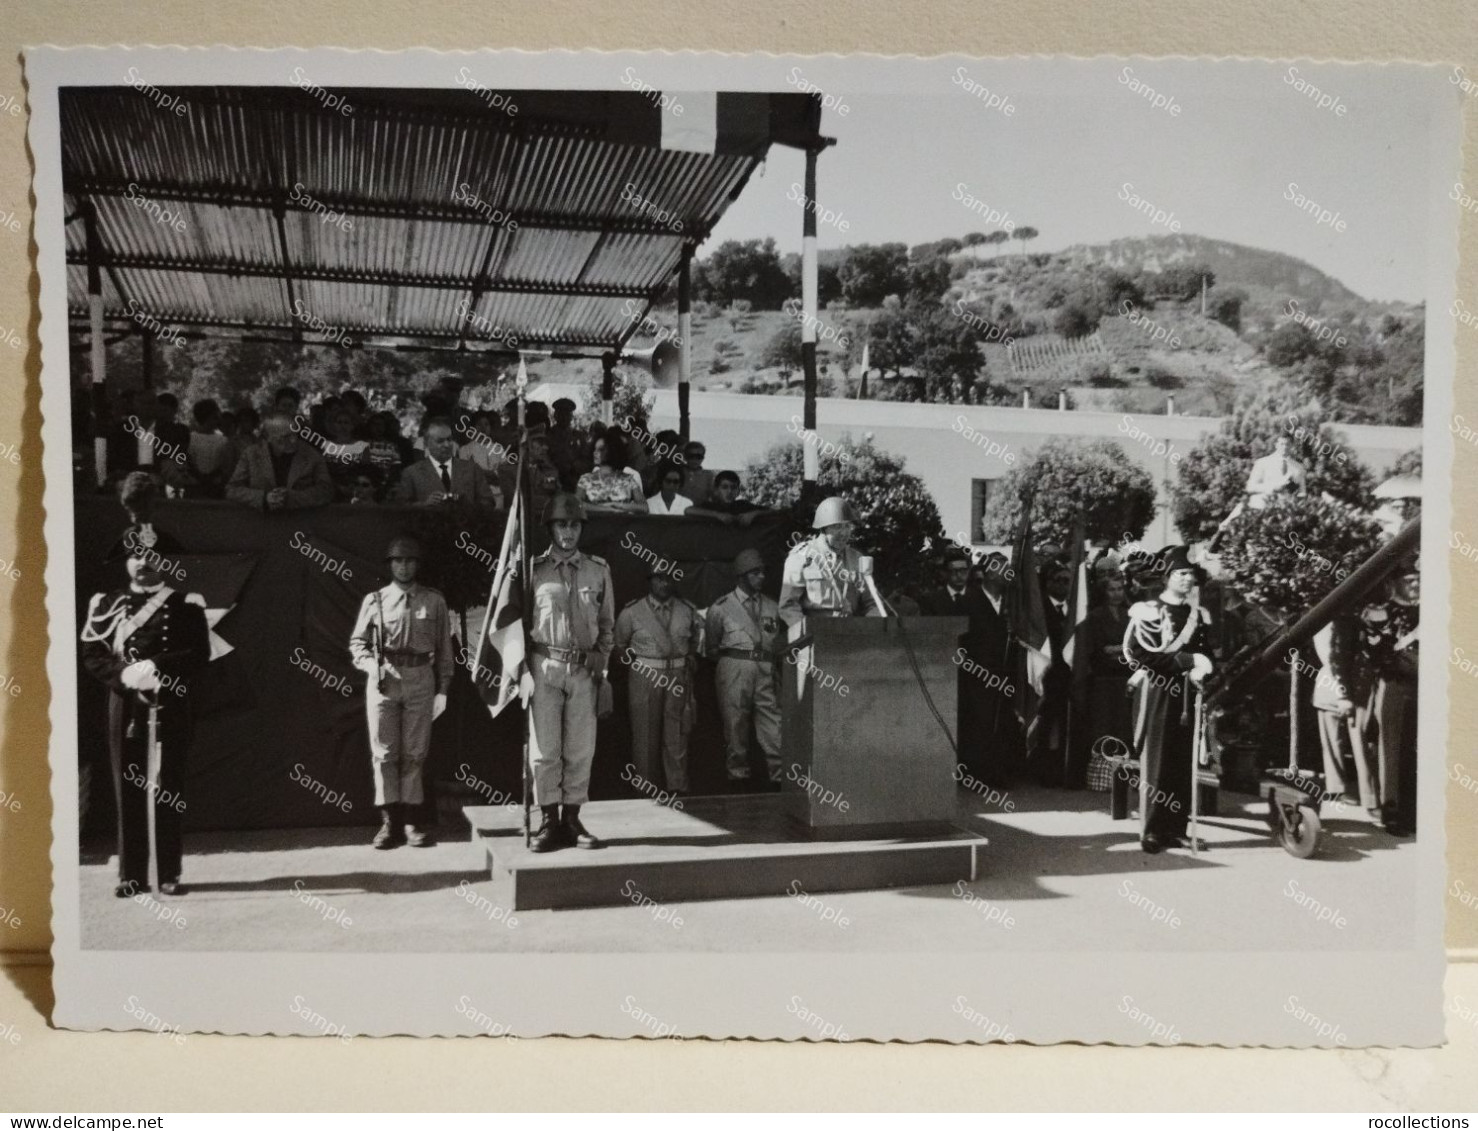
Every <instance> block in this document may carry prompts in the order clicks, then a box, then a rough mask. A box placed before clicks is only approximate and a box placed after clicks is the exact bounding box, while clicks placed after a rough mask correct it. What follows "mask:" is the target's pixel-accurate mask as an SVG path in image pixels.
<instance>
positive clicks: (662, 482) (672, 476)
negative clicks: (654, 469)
mask: <svg viewBox="0 0 1478 1131" xmlns="http://www.w3.org/2000/svg"><path fill="white" fill-rule="evenodd" d="M682 488H683V469H682V468H681V467H679V466H678V465H677V464H675V463H664V464H662V465H661V470H660V471H658V473H657V491H656V493H655V494H653V495H649V496H648V497H647V511H648V512H649V513H650V514H666V515H681V514H687V513H688V508H689V507H691V506H692V505H693V500H692V499H690V498H688V497H687V496H686V495H681V494H679V493H678V492H680V491H681V490H682Z"/></svg>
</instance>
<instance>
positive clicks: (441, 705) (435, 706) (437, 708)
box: [431, 695, 446, 722]
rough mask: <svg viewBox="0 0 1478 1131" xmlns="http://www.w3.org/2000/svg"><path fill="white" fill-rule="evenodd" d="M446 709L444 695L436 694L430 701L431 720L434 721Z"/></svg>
mask: <svg viewBox="0 0 1478 1131" xmlns="http://www.w3.org/2000/svg"><path fill="white" fill-rule="evenodd" d="M445 710H446V696H445V695H438V696H437V697H436V698H435V699H433V700H432V701H431V721H432V722H435V721H436V720H437V719H439V718H441V713H442V712H443V711H445Z"/></svg>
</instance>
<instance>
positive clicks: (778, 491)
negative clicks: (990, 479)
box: [742, 434, 944, 593]
mask: <svg viewBox="0 0 1478 1131" xmlns="http://www.w3.org/2000/svg"><path fill="white" fill-rule="evenodd" d="M837 448H838V450H837V451H836V452H832V451H829V450H828V449H826V448H822V449H821V453H820V455H821V467H820V473H819V478H818V484H819V485H820V489H821V490H820V494H821V496H822V497H825V496H827V495H842V496H844V497H845V498H846V499H848V500H849V501H850V502H851V504H852V505H853V506H854V507H855V508H856V509H857V515H858V519H859V521H858V524H857V528H856V530H855V532H854V535H853V540H852V541H853V545H855V546H856V547H857V548H858V549H859V550H860V551H861V552H862V553H864V554H867V553H870V554H872V555H873V559H874V563H875V565H874V568H875V570H876V573H877V577H878V586H879V588H880V589H882V591H883V592H885V593H886V592H892V591H893V590H895V589H898V588H903V589H917V588H921V587H923V586H924V585H926V584H932V583H933V577H932V573H931V570H930V567H929V564H928V558H927V554H928V549H927V547H928V546H929V545H930V544H933V543H938V542H941V541H943V540H944V527H943V525H942V524H941V522H940V519H939V507H938V506H937V505H936V504H935V502H934V499H933V497H932V496H931V495H930V494H929V492H928V490H927V489H926V488H925V487H924V484H923V481H922V480H921V479H919V477H918V476H916V475H910V474H909V473H908V472H907V471H906V470H905V468H904V461H903V458H902V457H901V456H895V455H892V454H890V453H888V452H885V451H883V450H881V449H880V448H876V447H874V446H873V442H872V436H871V435H870V434H869V435H867V436H864V437H863V438H862V441H861V443H854V442H853V440H852V438H851V436H850V435H845V436H843V437H842V439H841V442H840V443H839V444H838V445H837ZM803 477H804V461H803V455H802V448H801V445H800V444H799V443H795V442H787V443H781V444H776V445H775V446H774V447H772V448H771V449H770V450H769V451H768V452H766V453H765V454H764V455H763V456H761V457H760V458H758V459H754V460H751V461H750V462H749V464H748V465H747V466H746V467H745V469H744V472H743V476H742V478H743V480H744V497H745V498H747V499H750V500H751V501H753V502H755V503H758V504H759V505H761V506H765V507H772V508H774V509H776V510H783V511H789V512H790V514H791V516H792V517H793V518H794V520H795V523H796V526H797V527H799V528H800V529H802V530H806V531H809V530H810V529H811V518H812V512H813V510H814V504H809V503H808V504H807V505H806V506H804V507H803V506H802V505H801V502H800V493H801V481H802V479H803Z"/></svg>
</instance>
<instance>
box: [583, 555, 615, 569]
mask: <svg viewBox="0 0 1478 1131" xmlns="http://www.w3.org/2000/svg"><path fill="white" fill-rule="evenodd" d="M585 556H586V557H587V558H589V559H590V560H591V561H593V562H594V563H595V564H596V565H598V566H604V567H605V568H606V569H610V568H611V567H610V566H609V565H607V564H606V560H605V558H603V557H601V556H600V555H599V554H586V555H585Z"/></svg>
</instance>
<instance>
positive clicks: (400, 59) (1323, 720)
mask: <svg viewBox="0 0 1478 1131" xmlns="http://www.w3.org/2000/svg"><path fill="white" fill-rule="evenodd" d="M26 68H27V74H28V81H29V83H30V106H31V114H32V117H31V126H30V144H31V149H32V151H33V154H34V159H35V167H36V173H35V192H36V216H37V221H36V231H35V238H36V242H37V246H38V248H39V256H38V265H39V270H40V277H41V287H42V290H41V297H40V304H41V312H42V318H41V341H42V345H43V351H42V366H43V372H42V385H43V397H42V411H43V414H44V417H45V421H44V437H45V442H46V452H45V460H46V464H45V468H46V507H47V544H48V548H49V554H50V561H49V566H48V571H47V582H48V602H49V609H50V615H51V651H50V657H49V672H50V678H51V684H52V694H53V700H52V728H53V734H52V745H51V750H50V757H51V763H52V772H53V775H54V782H55V785H54V798H55V829H56V846H55V848H54V857H53V867H54V869H55V877H56V889H55V891H56V894H55V900H54V902H55V916H56V918H55V927H54V930H55V935H56V940H57V942H56V950H55V957H56V964H57V966H56V987H57V1006H56V1018H57V1023H58V1024H59V1025H62V1026H64V1027H76V1028H85V1029H86V1028H109V1029H129V1028H132V1029H146V1030H147V1029H152V1030H154V1031H156V1032H160V1033H164V1034H170V1033H174V1034H183V1033H188V1032H194V1031H202V1030H207V1031H220V1032H258V1033H260V1032H276V1033H308V1034H319V1035H323V1036H336V1037H340V1038H342V1039H344V1040H349V1039H352V1038H354V1037H356V1036H363V1035H374V1034H389V1033H411V1034H423V1035H432V1034H448V1035H449V1034H466V1035H474V1034H482V1035H488V1036H507V1037H537V1036H542V1035H549V1034H569V1035H581V1034H595V1035H603V1036H621V1037H630V1036H636V1037H647V1038H681V1037H705V1036H707V1037H726V1036H743V1037H765V1038H787V1039H796V1038H800V1039H813V1040H830V1039H835V1040H853V1039H876V1040H890V1039H899V1040H925V1039H936V1040H944V1041H951V1042H988V1041H1030V1042H1036V1043H1049V1042H1056V1041H1067V1040H1076V1041H1087V1042H1106V1043H1115V1044H1147V1043H1152V1044H1159V1045H1175V1044H1182V1043H1184V1044H1229V1045H1230V1044H1264V1045H1271V1046H1305V1045H1318V1046H1329V1047H1357V1046H1366V1045H1396V1044H1414V1045H1421V1044H1436V1043H1440V1042H1441V1040H1442V1026H1443V1022H1444V1018H1443V1009H1442V996H1441V976H1442V971H1443V955H1442V950H1441V927H1442V897H1443V892H1444V890H1445V888H1446V881H1445V873H1444V869H1443V844H1442V837H1441V817H1442V798H1441V793H1442V789H1443V787H1444V785H1445V784H1446V781H1447V777H1448V775H1447V773H1446V770H1445V767H1444V765H1443V759H1444V745H1445V735H1446V725H1447V707H1446V698H1447V688H1448V681H1449V680H1450V681H1452V683H1453V684H1454V685H1463V684H1465V681H1466V680H1467V679H1468V678H1470V677H1473V676H1478V654H1474V655H1473V656H1471V657H1466V656H1464V655H1463V650H1462V648H1461V647H1453V648H1449V646H1448V640H1447V628H1446V615H1447V614H1446V609H1447V599H1448V592H1449V587H1450V583H1449V579H1448V565H1447V557H1448V553H1449V551H1450V550H1452V549H1456V550H1457V551H1458V552H1459V553H1460V555H1462V556H1466V557H1471V558H1478V545H1475V544H1470V543H1469V542H1468V540H1467V538H1466V536H1464V535H1463V534H1462V533H1461V532H1457V531H1450V530H1449V527H1450V525H1451V520H1450V491H1449V486H1448V484H1449V478H1450V463H1451V459H1452V451H1453V448H1454V446H1455V445H1456V444H1458V443H1478V420H1475V421H1472V422H1468V421H1465V420H1464V419H1463V418H1462V416H1461V415H1460V414H1454V412H1453V410H1452V382H1453V379H1454V361H1453V359H1454V337H1455V335H1464V334H1468V333H1473V332H1475V331H1474V326H1475V325H1478V311H1468V310H1465V309H1464V308H1463V305H1462V303H1461V301H1459V300H1456V299H1455V298H1454V294H1455V291H1454V279H1455V271H1456V264H1457V255H1456V233H1457V222H1458V218H1459V216H1460V214H1461V211H1462V210H1464V209H1466V210H1469V211H1478V203H1475V200H1478V187H1474V188H1472V189H1471V190H1470V189H1469V188H1467V187H1465V186H1464V185H1463V184H1462V183H1461V182H1460V181H1458V180H1457V173H1458V168H1459V166H1458V157H1459V148H1458V145H1459V133H1458V126H1459V119H1460V110H1461V106H1462V102H1463V100H1464V99H1465V98H1466V97H1468V96H1469V94H1468V88H1469V87H1472V86H1473V84H1472V83H1469V82H1468V80H1467V79H1466V76H1464V75H1463V74H1461V72H1460V69H1459V70H1458V71H1453V70H1452V69H1450V68H1447V69H1444V68H1440V67H1434V66H1417V65H1387V66H1375V65H1369V66H1367V65H1353V64H1321V63H1316V62H1312V61H1307V60H1302V61H1254V60H1212V59H1174V60H1161V59H1149V58H1132V59H1131V58H1116V59H1108V58H1100V59H1093V60H1071V59H1051V58H1034V59H1025V58H1017V59H984V58H965V57H942V58H936V59H917V58H882V57H875V56H869V57H842V56H826V57H799V56H797V57H779V56H771V55H764V56H761V55H755V56H739V55H716V54H714V55H702V54H692V53H688V54H662V53H626V54H608V53H602V52H593V51H592V52H585V53H576V52H560V53H550V54H546V55H541V54H536V53H521V52H476V53H460V54H459V53H451V54H440V53H435V52H430V51H417V52H405V53H398V54H396V53H390V54H384V53H373V54H371V53H366V54H358V53H354V52H347V51H234V50H228V49H213V50H206V49H190V50H184V49H131V50H124V49H106V50H104V49H89V50H83V49H78V50H60V49H42V50H37V51H33V52H30V53H28V55H27V60H26ZM1475 89H1478V88H1475ZM1475 538H1478V535H1475ZM1454 568H1460V567H1454ZM1424 621H1425V622H1426V623H1423V622H1424ZM1464 784H1466V786H1467V788H1474V789H1478V785H1474V784H1473V781H1472V780H1469V781H1468V782H1467V783H1464ZM1459 898H1460V899H1462V900H1463V901H1464V902H1467V903H1470V905H1473V906H1478V892H1472V893H1468V894H1467V895H1461V894H1460V895H1459Z"/></svg>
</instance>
